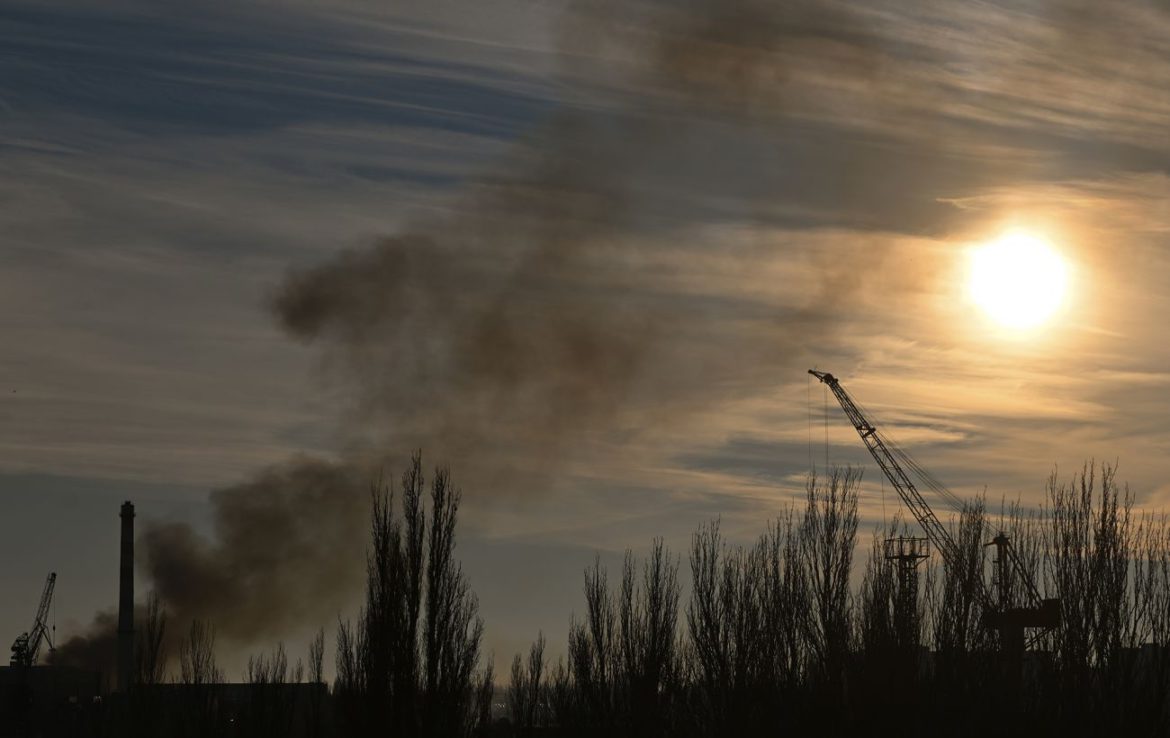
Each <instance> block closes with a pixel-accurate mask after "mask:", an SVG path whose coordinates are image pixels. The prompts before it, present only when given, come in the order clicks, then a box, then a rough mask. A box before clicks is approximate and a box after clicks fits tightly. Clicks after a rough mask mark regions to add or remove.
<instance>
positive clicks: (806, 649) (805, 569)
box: [500, 465, 1170, 736]
mask: <svg viewBox="0 0 1170 738" xmlns="http://www.w3.org/2000/svg"><path fill="white" fill-rule="evenodd" d="M859 481H860V479H859V474H858V473H857V472H856V471H853V470H835V471H833V472H832V473H830V474H829V475H828V476H827V478H820V479H818V478H811V479H809V480H808V484H807V489H806V495H805V501H804V503H803V505H802V506H800V507H799V508H798V509H795V510H790V511H787V512H785V513H784V514H782V515H781V516H780V518H779V520H777V521H776V522H774V523H772V524H771V525H770V526H769V527H768V528H767V530H766V531H765V532H764V533H763V534H762V535H761V536H760V538H759V539H758V540H757V541H756V542H755V543H754V544H753V545H749V546H739V545H731V544H729V543H727V542H726V541H725V540H724V539H723V537H722V536H721V534H720V531H719V525H718V523H717V522H715V523H712V524H709V525H706V526H703V527H701V528H700V529H699V530H698V531H697V532H696V533H695V535H694V537H693V540H692V543H691V547H690V551H689V555H688V557H687V559H688V560H687V565H688V566H689V568H690V573H691V579H692V582H693V585H692V587H691V590H690V592H689V593H688V595H687V597H686V601H685V604H684V602H683V599H684V598H683V593H682V592H681V588H680V587H679V584H678V568H679V566H680V565H681V563H682V562H681V561H680V560H679V558H678V557H675V556H674V555H672V554H671V553H670V552H669V551H668V550H667V549H666V548H665V547H664V545H663V544H662V542H661V541H657V542H655V544H654V545H653V546H652V548H651V550H650V552H649V554H648V555H647V557H646V559H645V561H643V562H640V563H639V562H638V561H636V560H635V559H634V557H633V556H631V555H630V554H627V556H626V559H625V563H624V565H623V566H622V570H621V572H620V574H619V576H618V577H617V579H618V581H617V582H616V584H611V582H610V577H609V573H608V572H607V571H606V570H605V568H604V567H602V566H601V565H600V564H599V563H596V562H595V563H594V565H593V566H592V567H591V568H589V569H588V570H587V571H586V572H585V581H584V612H583V615H582V617H581V618H580V619H578V620H574V621H573V622H572V624H571V626H570V630H569V639H568V644H567V649H566V650H567V658H566V659H564V660H563V661H560V662H558V663H557V664H556V665H555V666H551V667H550V666H548V665H547V664H546V659H545V657H544V649H545V641H544V638H543V636H541V637H539V638H538V639H537V640H536V642H535V643H534V644H533V646H532V648H531V650H530V652H529V653H528V654H527V656H526V657H522V656H519V655H518V656H516V658H515V660H514V661H513V664H512V669H511V681H510V685H509V687H508V690H507V694H508V703H509V705H510V725H509V726H508V728H507V732H508V733H510V734H513V735H517V736H536V735H542V736H543V735H549V736H551V735H558V736H757V735H758V736H779V735H801V736H803V735H809V736H812V735H816V736H825V735H850V736H852V735H899V736H905V735H911V736H913V735H922V736H928V735H929V736H937V735H947V736H984V735H991V734H997V735H1003V734H1008V735H1025V734H1026V735H1032V736H1036V735H1041V736H1044V735H1052V736H1057V735H1060V736H1081V735H1085V736H1090V735H1091V736H1100V735H1115V734H1116V735H1127V736H1137V735H1149V736H1155V735H1162V736H1164V735H1170V649H1168V646H1170V526H1168V525H1167V520H1166V518H1165V517H1162V516H1151V515H1146V514H1139V513H1137V512H1135V510H1134V506H1133V504H1134V500H1133V497H1132V495H1131V494H1130V493H1129V492H1128V490H1127V489H1125V488H1124V487H1121V486H1119V485H1118V483H1117V481H1116V479H1115V472H1114V469H1113V468H1111V467H1108V466H1105V467H1096V466H1094V465H1088V466H1086V467H1085V468H1084V469H1082V470H1081V471H1080V472H1079V473H1078V474H1076V475H1075V476H1074V477H1073V479H1072V480H1070V481H1068V482H1061V481H1060V480H1058V479H1057V478H1056V476H1055V475H1054V476H1053V477H1052V478H1051V479H1050V480H1049V484H1048V489H1047V502H1046V504H1045V506H1044V507H1043V508H1041V509H1039V510H1034V511H1031V512H1028V511H1025V510H1024V509H1023V508H1021V507H1020V506H1019V505H1011V506H1007V507H1006V508H1005V509H1004V510H1002V511H1001V513H1000V514H999V515H996V516H995V518H994V519H992V516H990V515H989V514H988V512H987V510H986V509H985V505H984V503H983V502H976V503H974V504H972V505H970V506H968V507H967V508H966V509H964V510H963V511H962V513H961V515H959V517H958V520H957V521H955V522H954V523H953V524H952V526H951V527H952V535H953V538H954V540H955V541H956V543H957V545H958V548H959V556H958V558H957V560H956V561H953V562H948V563H940V562H939V561H938V557H936V558H934V559H932V560H931V561H930V562H929V563H926V564H924V565H922V566H921V567H920V570H916V574H917V576H901V575H900V574H899V569H898V566H899V565H898V562H897V561H895V560H891V559H888V558H887V557H886V553H885V547H884V545H883V544H884V541H885V540H886V539H888V538H892V537H895V536H896V535H898V534H899V533H904V527H903V526H901V525H899V524H897V523H895V524H894V525H892V526H891V527H890V529H889V530H884V531H875V532H874V534H873V543H872V546H871V547H870V548H869V553H868V556H867V557H866V559H865V561H863V562H861V572H860V573H861V577H860V581H859V583H858V585H857V586H856V587H854V586H852V581H854V580H852V579H851V572H852V570H853V564H854V562H853V557H854V552H855V551H856V550H857V548H858V547H857V536H858V525H859V516H858V483H859ZM1001 530H1002V531H1003V532H1005V533H1006V534H1007V535H1008V536H1010V538H1011V539H1012V541H1013V542H1014V544H1015V546H1016V550H1017V553H1018V555H1019V558H1020V562H1021V568H1022V569H1023V570H1024V571H1025V572H1026V576H1027V577H1028V578H1030V579H1031V580H1032V581H1033V582H1035V583H1036V586H1037V587H1038V588H1039V589H1040V590H1041V593H1042V594H1043V596H1045V597H1058V598H1060V600H1061V601H1062V604H1063V619H1062V621H1061V624H1060V626H1059V627H1057V628H1055V629H1053V630H1051V631H1048V632H1044V633H1036V632H1032V633H1031V634H1030V635H1031V637H1032V642H1031V643H1030V644H1029V647H1028V651H1027V652H1026V653H1025V654H1024V656H1023V659H1022V662H1021V661H1020V660H1018V659H1013V658H1011V657H1005V656H1004V655H1003V654H1002V653H1001V650H1000V644H999V643H997V640H998V636H997V634H996V632H995V631H994V630H993V629H989V628H988V627H986V625H985V621H984V612H983V610H984V607H985V603H986V602H987V600H985V598H984V597H983V596H982V595H981V591H986V592H998V587H997V585H998V582H994V581H992V578H991V572H992V571H993V567H992V566H991V564H992V562H991V561H990V557H991V554H990V553H989V548H988V543H989V542H990V540H991V538H992V536H993V535H994V534H995V533H997V532H999V531H1001ZM1004 572H1005V574H1004V576H1005V581H1004V582H1003V591H1004V593H1005V597H1006V602H1004V603H1002V605H1001V606H1003V607H1013V606H1018V605H1021V604H1023V602H1024V597H1025V586H1024V582H1023V581H1022V579H1021V577H1020V575H1019V573H1018V572H1017V571H1015V570H1013V569H1010V568H1009V569H1005V570H1004ZM500 734H504V731H503V730H502V729H501V731H500Z"/></svg>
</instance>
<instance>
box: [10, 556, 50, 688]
mask: <svg viewBox="0 0 1170 738" xmlns="http://www.w3.org/2000/svg"><path fill="white" fill-rule="evenodd" d="M56 585H57V573H56V572H50V573H49V576H48V578H47V579H45V589H44V591H43V592H42V593H41V602H40V605H39V606H38V607H37V616H36V619H34V620H33V627H32V628H30V629H29V631H28V632H27V633H21V634H20V635H19V636H17V637H16V640H15V641H14V642H13V643H12V665H13V666H32V665H33V664H35V663H36V662H37V654H38V653H39V652H40V650H41V643H43V642H45V641H48V642H49V648H52V647H53V643H52V640H51V638H50V636H49V626H48V620H49V605H50V604H51V603H52V601H53V588H54V587H55V586H56Z"/></svg>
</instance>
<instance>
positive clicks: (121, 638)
mask: <svg viewBox="0 0 1170 738" xmlns="http://www.w3.org/2000/svg"><path fill="white" fill-rule="evenodd" d="M121 517H122V561H121V574H120V579H119V587H118V690H119V691H122V692H127V691H129V690H130V686H131V682H132V681H133V675H134V503H132V502H129V501H127V502H123V503H122V514H121Z"/></svg>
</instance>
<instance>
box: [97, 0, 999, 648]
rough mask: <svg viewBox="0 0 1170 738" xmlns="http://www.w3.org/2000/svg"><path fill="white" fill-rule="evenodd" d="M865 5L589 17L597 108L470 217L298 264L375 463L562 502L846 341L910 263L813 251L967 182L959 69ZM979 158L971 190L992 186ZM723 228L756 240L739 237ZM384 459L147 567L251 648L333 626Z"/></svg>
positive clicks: (576, 44) (287, 318)
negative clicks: (842, 331) (890, 266)
mask: <svg viewBox="0 0 1170 738" xmlns="http://www.w3.org/2000/svg"><path fill="white" fill-rule="evenodd" d="M861 7H862V6H851V5H846V4H842V3H834V2H807V1H803V0H798V1H796V2H789V3H775V2H762V1H759V0H719V1H715V0H698V1H696V2H682V3H657V2H621V3H586V4H579V5H578V6H576V7H575V8H574V9H573V10H572V11H571V12H570V13H569V14H568V18H567V20H566V22H565V25H564V27H563V29H562V31H563V39H564V45H565V48H566V51H567V52H568V53H566V54H565V65H564V69H563V72H562V73H563V76H564V82H565V86H566V88H567V89H573V90H575V91H577V93H578V94H579V98H578V99H574V100H572V101H570V102H567V103H566V104H565V105H564V106H563V107H562V109H561V110H559V111H557V112H556V113H555V114H553V115H551V116H549V118H548V119H547V120H545V121H543V122H541V123H540V124H539V125H538V126H537V127H536V129H535V130H534V131H532V132H531V133H530V134H529V135H528V136H526V137H525V138H524V139H523V140H521V141H519V142H517V143H516V145H515V146H514V148H513V149H512V150H511V151H510V152H509V153H507V154H506V155H505V156H503V157H502V158H501V160H500V161H499V162H498V164H497V166H496V167H494V168H493V170H492V171H490V172H487V173H485V174H484V175H483V176H480V177H478V178H477V179H476V180H475V181H474V182H473V183H471V184H469V185H468V186H467V187H466V188H465V190H464V191H463V193H462V194H461V196H460V197H459V199H458V202H457V203H455V205H454V206H453V207H452V208H451V212H452V213H453V214H452V215H450V216H448V217H445V218H440V219H438V220H434V219H431V220H428V221H419V222H417V223H416V224H414V226H412V227H409V228H407V229H406V230H404V231H403V232H402V233H398V234H395V235H391V236H388V237H386V238H384V239H382V240H381V241H380V242H378V243H375V244H372V245H370V246H369V247H367V248H364V249H359V250H350V251H346V252H344V253H341V254H340V255H338V256H336V257H335V258H332V259H330V260H328V261H326V262H325V263H322V264H320V265H317V266H315V267H311V268H308V269H303V270H299V271H295V272H292V273H290V274H289V275H288V276H287V278H286V279H285V280H284V282H283V283H282V284H281V285H280V286H279V288H278V289H277V290H276V291H275V293H274V294H273V296H272V302H271V304H272V309H273V311H274V315H275V318H276V319H277V321H278V322H279V324H280V325H281V326H282V327H283V329H284V330H286V331H287V332H288V334H289V335H290V336H291V337H293V338H295V339H297V340H300V341H303V342H306V343H309V344H313V345H314V346H317V347H319V349H320V351H321V353H322V355H323V357H324V358H325V361H326V364H327V365H328V366H330V367H332V368H334V369H335V370H336V371H334V372H333V373H332V375H331V376H332V377H333V378H334V379H335V380H336V381H340V382H342V383H344V384H345V386H346V387H347V388H349V389H350V390H352V394H353V396H355V397H356V398H357V399H358V401H357V402H356V403H355V407H354V408H353V411H352V412H351V413H350V414H349V415H348V416H347V417H346V421H347V422H346V425H347V426H348V427H350V428H360V429H361V432H360V433H356V434H355V435H356V436H358V437H359V438H358V439H357V440H358V441H360V443H359V444H356V445H357V446H358V447H359V448H361V454H360V455H361V456H362V457H363V458H368V457H369V456H370V455H372V456H373V457H374V458H375V459H378V460H379V461H380V460H381V459H383V458H386V454H393V455H397V457H398V458H405V454H404V453H403V451H404V450H405V449H410V448H416V447H423V448H424V449H426V450H427V453H428V455H429V457H430V458H439V459H444V460H447V461H449V462H450V463H452V464H455V465H456V467H457V471H458V472H459V476H460V478H462V479H467V480H471V479H474V488H473V489H470V490H469V493H471V495H470V496H469V500H470V499H473V498H474V496H475V493H483V492H493V493H498V492H504V491H508V490H510V489H515V488H517V487H531V486H537V483H536V482H535V481H534V480H535V479H537V477H534V476H531V475H532V474H547V473H548V472H549V471H551V470H552V469H555V468H556V466H557V465H558V464H559V463H560V461H561V460H563V459H566V458H569V457H572V456H574V455H575V454H581V453H583V452H582V451H581V450H580V449H582V448H586V447H588V448H597V447H599V445H600V446H602V447H603V446H604V443H605V442H606V441H607V440H608V441H610V442H612V443H618V442H623V441H627V440H629V439H630V438H636V437H637V436H638V435H639V434H641V433H645V432H650V431H648V430H647V429H653V428H655V427H662V426H663V425H665V424H667V423H670V424H676V423H680V422H686V421H687V419H688V418H692V417H695V414H696V413H698V412H699V411H702V410H706V409H709V408H712V407H716V406H717V405H718V403H721V402H725V401H727V400H729V399H736V398H741V397H747V396H751V395H752V394H753V393H759V392H760V391H761V390H762V389H763V388H766V387H769V386H771V385H772V384H773V383H775V382H776V378H777V377H778V376H780V375H781V374H782V372H784V371H786V370H788V369H791V368H793V367H794V366H796V365H798V363H799V362H800V361H802V360H803V359H804V357H805V355H806V353H807V352H808V349H809V347H810V346H811V345H816V344H820V345H823V344H824V343H825V342H826V341H828V340H830V339H831V337H832V336H833V334H834V331H835V330H836V329H837V326H838V324H839V318H840V311H839V306H840V303H841V302H842V298H843V297H849V298H850V299H854V298H857V297H858V294H859V292H858V290H857V287H858V286H859V284H860V283H859V280H860V276H859V275H861V274H864V273H866V271H867V270H869V269H871V268H873V267H874V266H875V265H877V264H879V263H880V261H881V259H882V252H881V250H880V248H877V247H876V246H875V245H874V242H873V241H871V240H869V239H867V238H865V237H862V236H857V237H855V238H853V239H852V240H851V241H849V242H848V245H844V246H838V248H839V249H840V250H839V251H835V252H831V253H829V252H823V251H819V250H818V248H817V247H815V246H812V245H810V244H817V243H820V241H817V240H816V239H815V238H813V234H814V233H815V232H817V231H818V230H824V229H829V228H832V229H839V230H849V229H852V230H853V231H855V232H856V233H864V232H889V231H896V230H902V231H903V232H906V231H910V232H914V233H923V232H932V231H938V230H940V229H943V228H945V227H947V224H948V223H949V222H950V221H949V218H951V217H953V208H951V207H950V206H948V205H945V204H940V202H939V201H938V198H939V196H940V192H945V191H946V185H947V184H948V183H949V182H950V181H951V180H950V179H949V178H950V177H953V176H955V175H954V174H953V173H954V172H955V171H956V167H955V165H954V160H953V159H952V158H948V157H949V155H948V154H947V151H948V149H947V146H948V145H949V144H948V142H947V136H946V135H945V132H946V127H945V126H946V123H945V119H946V116H945V115H942V114H939V115H936V116H934V117H931V116H930V115H927V114H926V113H924V111H927V110H930V109H933V108H935V107H937V106H938V101H939V96H940V95H941V94H942V92H941V91H940V89H941V88H940V85H939V84H938V82H937V79H936V78H934V77H931V76H928V74H927V72H928V71H930V72H931V73H933V72H932V70H934V69H935V68H936V67H937V66H938V65H937V64H936V62H937V59H935V58H933V57H932V55H931V53H930V51H929V50H928V49H926V48H925V47H918V48H914V49H913V53H908V51H907V49H905V48H896V47H894V46H893V45H892V44H891V43H890V42H889V40H888V39H883V37H882V35H881V32H882V28H881V23H880V18H878V17H876V16H875V17H869V16H866V15H865V14H864V13H865V11H864V10H862V9H860V8H861ZM924 70H925V71H924ZM908 126H913V127H914V129H915V138H914V140H913V142H911V143H909V144H908V143H907V142H906V140H905V139H902V138H898V137H897V135H896V134H897V133H899V132H900V131H902V130H904V129H905V128H906V127H908ZM859 130H864V131H865V134H864V135H860V134H859V133H858V131H859ZM968 144H969V145H973V144H972V143H971V142H968ZM932 156H933V158H932ZM964 156H966V158H965V159H964V160H963V162H962V163H963V167H964V168H963V169H962V176H964V177H966V178H968V179H969V180H974V181H977V180H978V179H979V177H981V176H986V174H987V172H988V167H990V166H991V165H989V164H983V163H980V162H979V161H976V160H975V159H974V158H972V157H970V156H967V154H966V152H965V153H964ZM908 157H912V159H908ZM892 172H897V173H899V176H900V177H901V180H900V181H899V182H898V183H897V184H896V185H893V184H891V176H892V175H891V173H892ZM723 225H734V226H735V228H736V229H738V232H739V233H740V234H741V235H739V236H737V237H736V238H732V239H728V240H726V241H725V240H722V239H720V238H719V237H718V236H717V235H712V234H713V233H717V232H718V231H717V229H718V227H720V226H723ZM712 228H715V229H716V230H712ZM753 228H758V230H759V232H760V233H761V234H764V235H759V236H753V235H752V233H753V230H752V229H753ZM769 229H772V230H775V231H783V232H784V233H785V234H786V235H785V236H784V237H783V238H780V237H773V236H771V235H768V233H769V232H770V231H769ZM745 232H746V233H747V235H742V234H743V233H745ZM801 234H808V236H809V237H808V238H804V237H802V235H801ZM776 263H781V264H790V265H791V266H793V268H792V269H789V270H787V271H785V270H783V269H782V270H779V271H777V274H781V275H784V281H780V282H778V283H776V284H774V285H771V286H770V287H771V289H770V291H769V294H767V295H764V296H761V295H760V294H758V293H757V292H751V293H745V294H741V293H740V292H738V291H737V290H736V289H735V287H734V285H735V284H737V280H739V281H741V282H743V283H747V282H750V281H752V280H757V281H758V279H759V278H758V275H757V272H758V271H759V270H760V269H761V267H762V266H763V265H772V264H776ZM913 283H914V275H913V274H912V273H906V272H903V273H900V274H897V275H888V277H887V282H886V283H885V285H886V287H887V289H893V288H896V287H899V286H902V287H905V286H909V285H912V284H913ZM729 284H730V285H732V287H731V288H729V287H728V285H729ZM614 439H622V441H618V440H614ZM594 441H599V442H600V443H593V442H594ZM363 446H364V448H362V447H363ZM369 449H374V450H373V451H369ZM368 468H369V467H366V466H364V465H359V464H355V463H350V462H348V461H337V462H326V461H314V460H308V459H297V460H294V461H291V462H289V463H288V464H287V465H284V466H282V467H278V468H274V469H270V470H268V471H265V472H263V473H261V474H260V475H259V476H258V477H257V478H255V479H254V480H252V481H250V482H245V483H242V484H240V485H237V486H234V487H230V488H227V489H222V490H219V491H217V492H215V493H213V495H212V498H211V501H212V506H213V509H214V530H213V535H212V537H211V538H207V537H204V536H203V535H201V534H200V533H198V532H197V531H195V530H194V529H192V528H191V527H189V526H186V525H181V524H160V525H154V526H147V528H146V530H145V532H144V533H143V534H142V536H141V538H140V541H139V550H140V551H141V552H142V556H141V561H140V573H141V574H142V575H143V576H144V577H145V579H146V580H147V582H148V585H149V586H150V587H151V588H153V589H154V590H155V591H156V592H157V593H158V594H159V596H160V597H161V598H162V601H163V603H164V605H165V606H166V608H167V609H168V611H169V612H171V613H172V616H173V617H174V618H175V621H176V622H183V621H189V620H190V619H192V618H206V619H208V620H211V621H213V622H214V623H215V625H216V627H217V628H218V629H219V632H220V633H221V634H223V635H224V636H226V637H229V638H233V639H238V640H241V641H247V640H250V639H256V638H260V637H265V636H270V635H273V634H278V633H280V632H282V631H284V630H287V629H288V628H290V627H293V626H296V625H299V624H306V623H308V624H317V623H321V622H325V621H327V620H329V619H331V618H332V617H334V616H335V615H336V613H337V612H338V610H339V609H340V608H341V607H343V606H344V605H345V604H346V602H347V600H348V597H349V596H350V595H351V593H353V592H354V591H355V590H356V589H357V587H358V586H359V582H360V579H361V576H362V567H361V561H362V553H363V549H364V542H365V535H364V531H365V520H366V512H367V504H368V498H367V496H366V495H365V494H364V491H365V490H366V488H367V486H368V484H369V482H370V473H369V472H368ZM526 474H527V475H528V476H526ZM103 617H104V616H103ZM100 625H101V627H102V628H107V629H108V628H109V627H111V623H110V622H108V621H107V620H105V619H103V620H101V622H100ZM76 645H77V651H78V652H81V651H82V650H83V649H82V645H84V644H80V643H79V644H76Z"/></svg>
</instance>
